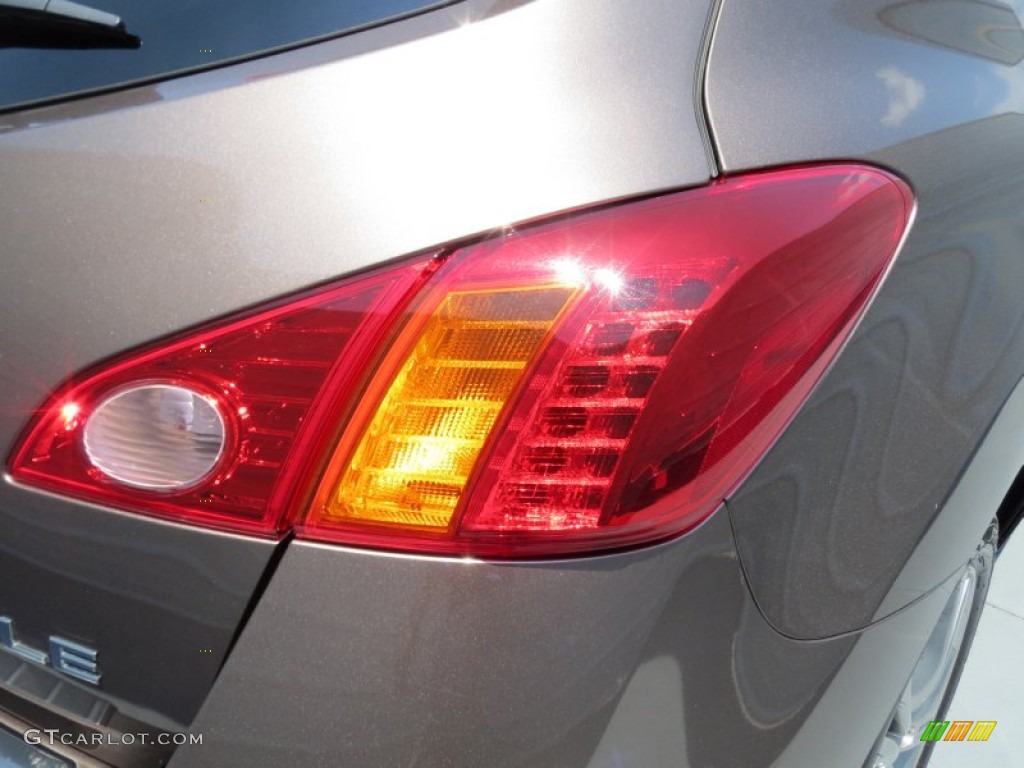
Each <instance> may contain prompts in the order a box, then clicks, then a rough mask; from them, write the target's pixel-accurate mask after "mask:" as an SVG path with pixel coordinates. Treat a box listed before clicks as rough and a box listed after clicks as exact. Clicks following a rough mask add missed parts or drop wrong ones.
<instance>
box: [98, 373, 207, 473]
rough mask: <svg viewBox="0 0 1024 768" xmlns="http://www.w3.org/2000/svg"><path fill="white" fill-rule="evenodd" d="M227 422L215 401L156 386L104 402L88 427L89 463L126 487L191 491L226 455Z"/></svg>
mask: <svg viewBox="0 0 1024 768" xmlns="http://www.w3.org/2000/svg"><path fill="white" fill-rule="evenodd" d="M224 432H225V430H224V419H223V417H222V416H221V414H220V411H219V410H218V408H217V404H216V401H215V400H214V399H213V398H212V397H208V396H206V395H202V394H200V393H199V392H195V391H193V390H191V389H186V388H185V387H177V386H170V385H166V384H151V385H145V386H140V387H133V388H131V389H127V390H123V391H121V392H119V393H117V394H115V395H114V396H113V397H110V398H108V399H106V400H104V401H103V402H102V403H100V404H99V406H97V408H96V410H95V411H93V413H92V415H91V416H90V417H89V419H88V421H87V422H86V425H85V430H84V432H83V441H84V443H85V452H86V454H87V455H88V456H89V460H90V461H91V462H92V463H93V465H94V466H95V467H96V468H97V469H99V470H100V471H101V472H102V473H103V474H104V475H106V476H107V477H108V478H110V479H112V480H116V481H118V482H120V483H124V484H125V485H130V486H134V487H136V488H150V489H153V490H175V489H178V488H186V487H188V486H190V485H194V484H195V483H197V482H199V481H200V480H202V479H203V478H204V477H206V476H207V475H208V474H210V472H212V471H213V469H214V467H216V466H217V462H218V461H219V460H220V457H221V454H222V453H223V451H224Z"/></svg>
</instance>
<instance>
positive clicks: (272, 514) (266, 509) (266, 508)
mask: <svg viewBox="0 0 1024 768" xmlns="http://www.w3.org/2000/svg"><path fill="white" fill-rule="evenodd" d="M429 267H430V262H429V261H428V260H420V261H417V262H414V263H411V264H407V265H403V266H401V267H398V268H395V269H391V270H388V271H386V272H381V273H377V274H374V275H370V276H367V277H363V278H361V279H358V280H354V281H351V282H348V283H345V284H343V285H340V286H336V287H332V288H329V289H327V290H325V291H322V292H319V291H318V292H316V293H314V294H311V295H307V296H303V297H300V298H298V299H295V300H293V301H290V302H288V303H285V304H282V305H279V306H275V307H272V308H270V309H266V310H263V311H260V312H257V313H254V314H252V315H250V316H248V317H245V318H242V319H239V320H234V321H232V322H229V323H226V324H224V325H222V326H219V327H214V328H209V329H205V330H203V331H201V332H199V333H194V334H189V335H188V336H186V337H185V338H182V339H180V340H178V341H175V342H172V343H170V344H167V345H160V346H157V347H156V348H154V349H151V350H147V351H144V352H142V353H140V354H137V355H132V356H129V357H128V358H126V359H123V360H118V361H115V362H113V363H111V364H109V365H105V366H100V367H99V369H98V370H96V371H94V372H92V373H90V372H86V373H85V374H83V375H82V376H79V377H76V378H75V379H74V380H73V381H71V382H70V383H69V384H68V385H67V386H65V387H63V388H62V389H61V390H60V391H59V392H58V393H57V394H56V395H55V396H54V397H53V398H52V399H51V402H50V404H49V405H48V406H47V407H46V408H45V410H44V411H43V414H42V416H41V418H40V419H39V420H38V422H37V423H36V425H35V427H34V428H33V429H32V431H31V432H30V434H29V435H28V437H27V439H26V440H24V442H23V443H22V445H21V448H20V449H19V450H17V451H16V452H15V455H14V460H13V462H12V468H11V474H12V475H13V477H14V478H15V479H17V480H19V481H20V482H23V483H25V484H28V485H35V486H39V487H41V488H46V489H48V490H51V491H54V492H57V493H62V494H66V495H68V496H75V497H78V498H83V499H87V500H89V501H96V502H99V503H101V504H109V505H110V506H113V507H118V508H121V509H127V510H131V511H137V512H144V513H148V514H154V515H160V516H164V517H169V518H172V519H176V520H183V521H186V522H192V523H200V524H207V525H213V526H216V527H220V528H226V529H228V530H235V531H249V532H256V533H264V534H274V533H276V532H277V531H279V530H280V529H281V527H282V525H283V524H284V523H283V522H282V516H283V512H284V510H285V508H286V507H287V505H288V504H289V503H290V498H291V496H292V495H293V494H294V492H295V483H296V481H297V480H298V478H299V476H300V475H301V474H302V467H303V464H304V462H306V461H308V458H307V457H308V456H309V455H310V451H311V450H312V451H315V450H316V449H317V448H318V447H319V443H320V442H322V435H321V434H320V432H321V431H322V430H323V429H324V428H325V427H324V425H323V424H318V423H317V422H318V420H320V419H322V418H323V411H324V409H325V408H327V407H328V405H329V402H330V401H334V400H337V399H345V398H347V397H348V396H349V395H348V389H349V388H350V387H351V386H352V384H353V382H354V381H357V380H358V375H357V374H356V369H358V368H359V367H360V366H365V365H368V364H369V362H370V360H371V359H372V352H373V350H374V349H375V348H376V347H377V346H378V345H379V344H380V342H381V339H382V338H383V336H384V334H385V333H386V332H387V330H388V328H389V326H390V324H391V322H392V321H393V320H394V315H395V312H396V310H397V309H398V308H399V307H400V306H401V305H402V303H403V302H404V301H407V300H408V298H409V296H410V295H411V294H412V293H413V292H414V291H415V288H416V287H417V286H418V285H419V283H420V281H421V280H422V279H423V277H424V276H425V274H426V272H427V270H428V269H429ZM342 361H344V364H343V363H342ZM140 385H144V386H140ZM167 388H178V389H181V390H183V391H190V392H195V393H196V394H197V395H200V396H202V397H203V398H205V399H206V401H207V402H208V403H209V404H210V405H211V406H213V407H214V408H216V409H217V411H218V413H219V414H220V416H221V418H222V420H223V423H224V428H223V433H224V434H223V439H224V447H223V449H222V450H221V451H220V457H219V460H218V461H217V462H216V463H215V464H214V466H213V467H212V468H211V470H210V471H209V472H207V473H206V475H205V476H204V478H203V479H202V480H201V481H200V482H199V484H197V485H196V484H185V485H184V486H183V487H181V488H167V487H153V488H149V489H147V488H144V487H138V486H137V485H136V484H129V483H125V482H119V481H118V480H119V478H118V476H117V475H116V474H115V473H112V472H110V471H104V470H105V468H104V464H103V462H100V461H96V460H95V456H96V455H97V452H98V450H99V448H98V447H97V446H96V445H95V444H94V445H89V444H88V443H89V440H88V438H89V436H90V435H89V426H90V424H89V422H90V419H91V418H92V417H93V416H94V414H96V415H99V416H102V411H103V410H104V406H106V405H107V404H108V403H110V402H112V401H114V400H116V399H117V397H118V395H119V394H120V393H122V392H129V393H130V392H132V391H138V390H140V389H167ZM154 419H155V417H154ZM154 426H155V425H153V424H150V428H149V430H147V429H146V424H145V422H144V421H141V420H139V421H134V422H129V421H128V420H122V423H121V424H120V425H119V428H118V429H116V430H111V429H108V430H105V433H106V436H107V443H106V445H105V446H104V447H105V448H106V449H107V452H109V453H117V454H118V455H120V456H122V457H123V458H122V461H121V467H122V474H123V473H125V472H127V471H129V468H131V469H132V470H134V473H135V474H136V475H139V474H141V473H142V472H143V471H144V470H145V469H146V468H147V465H148V464H149V463H150V458H151V457H152V456H153V443H154V439H153V435H152V432H153V431H154ZM328 431H329V429H328ZM181 432H182V437H183V438H184V428H183V427H182V428H181ZM115 439H116V440H117V442H116V443H115V442H114V440H115ZM314 446H315V447H314ZM133 455H134V456H135V457H136V458H135V462H134V466H132V463H131V459H132V457H133ZM161 458H164V457H161ZM165 460H166V459H165ZM154 469H156V467H154Z"/></svg>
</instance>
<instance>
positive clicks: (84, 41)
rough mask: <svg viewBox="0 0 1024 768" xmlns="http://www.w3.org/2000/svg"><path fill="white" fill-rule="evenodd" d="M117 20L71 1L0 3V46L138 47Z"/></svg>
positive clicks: (0, 0) (7, 0)
mask: <svg viewBox="0 0 1024 768" xmlns="http://www.w3.org/2000/svg"><path fill="white" fill-rule="evenodd" d="M140 43H141V41H140V40H139V38H138V37H136V36H135V35H132V34H130V33H128V32H127V31H125V28H124V22H123V21H121V17H120V16H117V15H116V14H113V13H107V12H106V11H101V10H99V9H97V8H90V7H89V6H88V5H83V4H82V3H75V2H71V0H0V47H7V48H10V47H18V48H138V47H139V45H140Z"/></svg>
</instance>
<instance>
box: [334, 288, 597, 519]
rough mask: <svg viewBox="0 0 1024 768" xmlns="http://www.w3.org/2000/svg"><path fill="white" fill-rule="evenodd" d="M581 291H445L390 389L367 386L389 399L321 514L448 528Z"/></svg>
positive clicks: (386, 378)
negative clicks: (521, 387) (517, 395)
mask: <svg viewBox="0 0 1024 768" xmlns="http://www.w3.org/2000/svg"><path fill="white" fill-rule="evenodd" d="M577 291H578V288H577V287H575V286H570V285H541V286H531V287H526V288H524V287H513V288H498V289H486V290H478V291H455V292H452V293H449V294H447V295H446V296H445V297H444V298H443V299H442V300H441V301H440V303H439V304H438V305H437V307H436V309H434V311H433V312H432V313H431V315H430V317H429V319H428V320H427V322H426V323H425V324H424V325H422V326H420V328H421V330H420V329H419V328H418V329H417V330H416V331H415V333H416V335H417V337H416V338H415V339H411V340H409V342H408V352H407V353H406V354H405V358H404V361H403V362H401V364H400V367H399V369H398V373H397V375H395V373H394V371H393V370H388V368H389V366H385V368H384V369H383V370H382V371H381V372H380V375H379V376H378V379H379V380H382V381H383V382H385V383H387V382H390V386H387V387H377V388H375V387H374V386H372V385H371V386H370V388H369V391H370V392H374V391H383V392H384V395H383V397H382V398H381V399H380V401H379V405H378V406H377V407H376V409H375V411H374V412H373V414H372V416H370V418H369V420H368V423H367V424H366V426H365V428H364V429H363V431H362V434H361V435H360V437H359V439H358V441H357V442H356V443H355V446H354V449H352V448H349V449H346V446H344V445H342V446H341V447H340V452H341V453H342V454H343V456H339V457H338V458H339V459H341V461H337V462H335V466H339V467H341V468H343V469H342V471H341V472H340V478H339V479H338V480H337V481H336V482H335V483H334V490H333V492H332V493H331V494H330V497H329V498H328V499H326V504H325V517H326V518H327V519H329V520H335V521H339V522H340V521H344V520H349V521H360V522H371V523H393V524H399V525H403V526H418V527H426V528H439V529H445V528H447V527H448V526H449V524H450V523H451V521H452V517H453V515H454V514H455V510H456V508H457V506H458V504H459V500H460V499H461V497H462V493H463V491H464V490H465V488H466V484H467V482H468V481H469V478H470V476H471V474H472V471H473V467H474V465H475V464H476V462H477V459H478V458H479V456H480V453H481V451H482V449H483V447H484V444H485V442H486V441H487V438H488V435H489V434H490V432H491V429H492V427H493V426H494V423H495V421H496V420H497V418H498V415H499V414H500V413H501V410H502V409H503V408H504V407H505V405H506V403H507V402H508V401H509V399H510V398H511V397H512V395H513V393H514V392H515V391H516V388H517V386H518V384H519V382H520V380H521V379H522V377H523V373H524V371H525V370H526V369H527V366H528V364H529V362H530V360H531V359H533V358H534V357H535V356H536V355H537V353H538V352H539V351H540V350H541V349H542V348H543V346H544V343H545V341H546V340H547V339H548V337H549V335H550V333H551V330H552V327H553V326H554V325H555V323H556V322H557V319H558V317H559V316H560V315H561V314H562V312H563V311H564V310H565V308H566V307H567V306H568V305H569V304H570V303H571V301H572V298H573V296H574V295H575V294H576V293H577ZM413 325H415V324H413ZM399 348H401V344H399ZM349 452H351V460H349V461H345V460H344V454H346V453H349Z"/></svg>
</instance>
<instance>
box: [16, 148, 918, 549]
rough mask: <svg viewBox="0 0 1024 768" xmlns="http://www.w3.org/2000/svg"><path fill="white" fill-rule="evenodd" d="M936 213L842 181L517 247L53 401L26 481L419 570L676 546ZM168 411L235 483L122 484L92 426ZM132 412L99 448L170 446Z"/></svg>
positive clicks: (601, 223) (306, 302) (215, 335)
mask: <svg viewBox="0 0 1024 768" xmlns="http://www.w3.org/2000/svg"><path fill="white" fill-rule="evenodd" d="M912 208H913V200H912V197H911V195H910V192H909V190H908V189H907V188H906V186H905V185H904V184H903V183H902V182H900V181H899V180H897V179H895V178H893V177H891V176H889V175H887V174H885V173H882V172H879V171H876V170H873V169H868V168H864V167H860V166H828V167H821V168H811V169H795V170H786V171H779V172H771V173H761V174H754V175H750V176H747V177H740V178H736V179H727V180H724V181H720V182H717V183H715V184H713V185H711V186H709V187H706V188H703V189H697V190H692V191H685V192H680V193H675V194H671V195H665V196H662V197H658V198H652V199H648V200H644V201H639V202H631V203H626V204H622V205H617V206H614V207H608V208H604V209H601V210H596V211H591V212H586V213H582V214H578V215H575V216H571V217H566V218H563V219H559V220H555V221H551V222H549V223H542V224H540V225H536V226H532V227H528V228H525V229H523V230H522V231H518V232H517V231H513V232H511V233H509V234H506V235H504V236H502V237H500V238H495V239H492V240H487V241H484V242H481V243H479V244H476V245H472V246H468V247H465V248H460V249H456V250H454V251H453V252H451V253H450V254H449V255H448V256H447V258H446V259H444V261H443V264H440V266H438V268H437V269H436V271H432V270H433V268H434V264H433V263H431V262H426V261H419V262H415V263H410V264H406V265H402V266H400V267H396V268H393V269H391V270H387V271H384V272H381V273H378V274H376V275H373V276H370V277H367V278H362V279H360V280H357V281H353V282H347V283H344V284H342V285H339V286H337V287H335V288H332V289H330V290H328V291H327V292H326V293H320V294H315V295H313V296H309V297H305V298H303V299H300V300H299V301H297V302H294V303H289V304H285V305H283V306H282V307H279V308H277V309H274V310H271V311H269V312H266V313H262V314H259V315H255V316H253V317H250V318H248V319H246V320H240V321H237V322H234V323H232V324H230V325H228V326H225V327H224V328H222V329H215V330H213V331H207V332H205V333H204V334H200V335H198V336H194V337H190V338H188V339H185V340H183V341H180V342H178V343H176V344H174V345H171V346H169V347H167V348H163V349H160V350H156V351H153V352H149V353H144V354H143V355H141V356H139V357H135V358H132V359H129V360H127V361H123V362H121V363H117V364H114V365H112V366H109V367H107V368H104V369H103V370H101V371H100V372H99V373H98V374H96V375H94V376H92V377H89V378H87V379H86V380H84V381H83V382H82V383H81V384H79V385H77V386H73V387H70V388H69V389H67V390H66V391H65V392H62V393H61V394H60V395H58V396H57V397H56V398H55V399H54V401H53V403H52V404H51V406H50V407H49V408H48V411H47V412H46V413H45V414H44V415H43V417H42V418H41V420H40V421H39V422H38V424H37V426H36V427H35V428H34V430H33V431H32V432H31V433H30V434H29V436H28V438H27V439H26V441H25V442H24V444H23V446H22V448H21V449H20V451H19V452H18V453H17V454H16V457H15V459H14V462H13V468H12V471H13V474H14V476H15V477H16V478H18V479H19V480H21V481H23V482H28V483H34V484H39V485H43V486H45V487H48V488H51V489H53V490H57V491H59V492H62V493H69V494H72V495H78V496H83V497H86V498H93V499H96V500H98V501H104V502H108V503H111V504H113V505H115V506H119V507H124V508H128V509H134V510H138V511H145V512H152V513H156V514H162V515H168V516H172V517H176V518H181V519H186V520H191V521H194V522H205V523H209V524H214V525H218V526H228V527H232V528H236V529H248V530H261V531H268V532H269V531H276V530H280V529H281V528H282V527H283V526H285V525H287V524H294V525H295V526H296V528H297V531H298V533H299V535H300V536H305V537H310V538H316V539H321V540H327V541H336V542H344V543H350V544H365V545H371V546H383V547H390V548H398V549H410V550H419V551H432V552H449V553H472V554H478V555H485V556H496V557H506V556H543V555H554V554H563V553H568V552H578V551H586V550H595V549H607V548H614V547H622V546H631V545H636V544H640V543H643V542H649V541H654V540H657V539H662V538H666V537H669V536H673V535H676V534H678V533H680V532H682V531H685V530H687V529H689V528H691V527H693V526H694V525H696V524H697V523H699V522H700V521H701V520H703V519H704V518H705V517H707V515H708V514H710V513H711V512H712V511H713V510H714V509H715V508H716V507H717V506H718V504H719V503H720V502H721V500H722V499H723V498H725V496H726V495H727V494H728V493H729V492H730V491H731V489H732V488H734V487H735V486H736V484H737V483H738V482H739V481H740V480H742V478H743V477H744V476H745V475H746V474H747V473H748V472H749V471H750V469H751V468H752V467H753V466H754V464H755V463H756V462H757V460H758V459H759V458H760V457H761V456H762V455H763V454H764V453H765V451H766V450H767V449H768V447H769V446H770V445H771V443H772V442H773V441H774V440H775V438H776V437H777V436H778V434H779V433H780V432H781V430H782V428H783V427H784V426H785V424H786V423H787V422H788V420H789V419H790V418H791V417H792V416H793V414H794V413H795V411H796V409H797V408H798V407H799V405H800V404H801V403H802V402H803V400H804V399H805V398H806V396H807V395H808V393H809V392H810V390H811V388H812V387H813V385H814V383H815V381H816V380H817V379H818V378H819V377H820V375H821V373H822V372H823V371H824V369H825V368H826V366H827V365H828V364H829V362H830V361H831V360H832V359H833V357H834V354H835V352H836V351H837V350H838V348H839V346H840V345H841V343H842V342H843V340H844V339H845V338H846V337H847V336H848V334H849V332H850V330H851V329H852V327H853V324H854V322H855V320H856V318H857V316H858V315H859V313H860V312H861V311H862V310H863V308H864V307H865V306H866V304H867V301H868V299H869V298H870V296H871V295H872V292H873V290H874V289H875V287H876V286H877V285H878V282H879V281H880V279H881V277H882V275H883V274H884V272H885V269H886V268H887V266H888V264H889V263H890V261H891V259H892V257H893V255H894V254H895V252H896V249H897V247H898V245H899V242H900V240H901V238H902V236H903V234H904V232H905V230H906V227H907V226H908V223H909V219H910V216H911V211H912ZM164 384H166V385H169V386H170V387H174V388H184V389H185V390H188V391H190V392H194V393H197V394H196V395H195V396H196V397H202V398H208V399H209V402H210V403H211V404H212V406H218V407H219V409H220V410H219V411H218V412H219V413H221V415H222V417H223V420H224V425H223V429H222V430H221V432H223V435H224V437H223V440H224V441H225V446H224V449H223V450H222V451H221V454H220V455H222V458H221V459H220V460H219V462H220V463H219V464H218V465H217V466H215V467H214V469H213V470H211V471H210V473H209V474H208V475H205V476H203V477H202V478H200V479H198V480H197V481H196V484H195V485H194V486H189V487H188V488H185V489H177V490H170V491H168V490H167V488H166V487H164V488H162V489H159V490H154V489H151V488H139V487H135V486H131V485H126V484H125V483H124V482H123V478H124V477H125V476H127V477H130V478H134V477H135V475H133V474H131V468H130V467H129V468H128V469H127V470H126V469H125V467H124V462H125V461H126V459H125V457H126V456H127V457H128V458H129V459H130V457H131V456H132V455H133V454H132V450H135V449H136V448H135V447H136V446H137V445H139V444H140V443H139V441H138V440H136V439H135V437H134V436H133V435H129V437H130V438H131V439H128V438H124V439H125V440H127V442H126V443H125V445H126V446H127V447H125V446H122V445H121V443H116V444H115V445H114V446H113V448H111V449H110V450H108V451H107V453H104V454H103V456H104V457H114V459H116V460H117V462H116V463H112V464H111V466H115V467H116V471H117V472H118V473H121V474H120V476H121V479H122V481H120V482H119V481H118V479H117V478H112V477H110V476H109V475H108V474H105V473H104V470H103V465H99V466H98V465H97V463H96V462H95V461H93V460H91V459H90V456H92V457H93V459H95V456H96V454H95V451H94V453H93V454H89V453H87V452H86V451H84V450H83V445H82V442H83V441H82V438H81V435H80V434H79V433H80V432H81V431H82V429H81V428H80V425H83V424H87V423H88V420H89V417H90V414H91V413H92V412H93V411H94V410H95V409H96V408H97V407H98V406H103V405H105V404H106V403H108V402H115V404H116V405H118V406H120V404H121V403H122V402H124V403H131V404H133V407H135V404H136V403H145V402H148V401H146V400H144V399H143V397H142V395H138V396H136V395H134V394H133V396H132V398H121V399H119V400H118V399H115V398H116V396H117V394H118V392H120V391H124V390H127V389H129V388H133V387H139V386H140V385H164ZM143 389H144V394H147V396H148V393H149V392H150V391H152V392H159V393H163V392H165V390H167V389H168V388H167V387H163V388H160V387H159V386H149V387H144V388H143ZM175 392H176V394H175V396H176V397H179V398H181V397H183V396H181V395H180V394H177V389H176V390H175ZM194 402H197V403H200V404H202V402H206V401H205V400H202V401H200V400H194ZM69 404H70V405H71V406H72V407H71V409H70V410H69V409H68V406H69ZM212 406H211V407H212ZM72 411H73V418H72V419H71V420H70V421H69V419H68V414H69V413H71V412H72ZM107 412H109V413H110V414H113V415H114V416H117V417H118V418H117V419H114V418H113V416H109V415H105V421H104V425H105V428H104V430H100V431H99V433H101V434H103V435H114V436H115V438H116V440H121V439H122V437H123V433H124V432H125V428H124V427H123V424H124V423H126V421H125V420H126V419H127V420H129V421H130V420H132V419H138V418H142V422H143V423H145V418H144V416H143V417H139V416H138V410H137V408H136V410H128V409H127V408H126V407H125V408H121V410H120V411H117V412H116V413H115V412H114V411H113V410H112V409H111V408H107V409H106V411H105V414H107ZM122 412H123V413H124V414H126V415H123V416H122ZM133 423H134V422H133ZM111 424H112V425H114V426H113V427H111V426H109V425H111ZM115 427H116V428H115ZM129 431H130V430H129ZM162 434H163V433H161V435H162ZM218 434H219V433H218ZM200 437H201V438H202V440H205V441H206V442H205V443H202V445H203V450H205V451H206V452H205V453H203V454H202V456H204V457H205V456H214V455H216V454H215V453H214V452H213V449H212V448H210V447H209V446H208V445H207V443H209V441H210V439H211V438H210V437H209V435H208V434H205V433H204V434H203V435H200ZM115 438H109V439H111V440H113V439H115ZM160 441H161V442H159V445H160V446H161V450H167V449H166V445H167V440H166V438H165V437H164V436H161V437H160ZM142 444H145V445H149V443H145V442H143V443H142ZM114 449H116V450H114ZM189 456H190V457H192V456H193V454H189ZM107 460H108V461H112V459H107ZM190 460H191V461H192V462H193V463H192V464H190V465H189V466H193V465H195V466H199V467H206V466H207V464H206V463H204V461H205V460H204V461H199V460H196V459H194V458H191V459H190ZM320 467H325V469H323V470H322V471H321V470H320V469H318V468H320ZM314 470H316V471H314ZM151 471H152V470H150V469H148V468H147V469H146V472H151ZM126 472H127V473H128V474H127V475H126V474H125V473H126ZM143 476H144V477H147V478H148V477H149V475H148V474H145V475H143ZM166 476H168V475H167V473H166V472H165V473H162V474H160V477H161V478H164V477H166ZM170 476H172V477H177V476H178V474H175V473H170ZM310 483H312V484H313V486H315V487H313V486H311V485H310Z"/></svg>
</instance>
